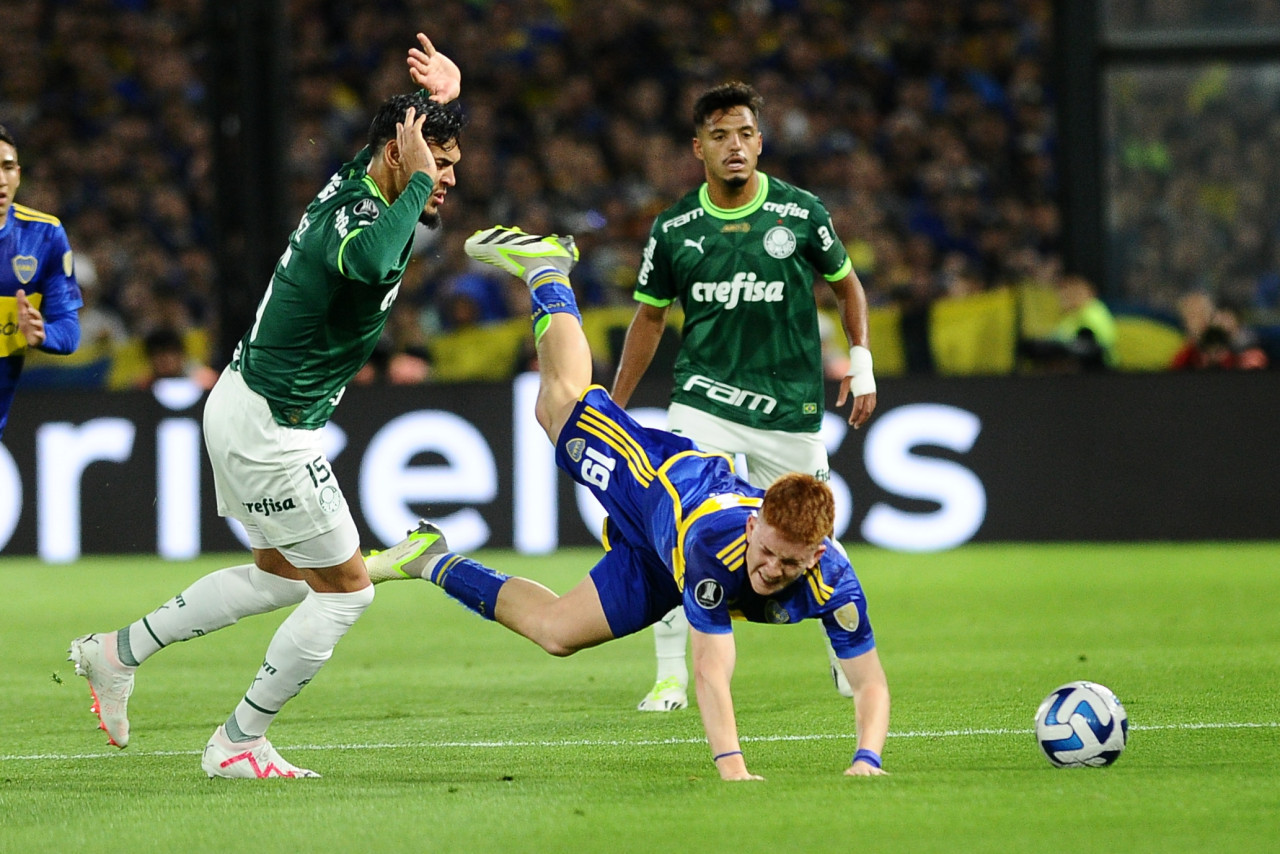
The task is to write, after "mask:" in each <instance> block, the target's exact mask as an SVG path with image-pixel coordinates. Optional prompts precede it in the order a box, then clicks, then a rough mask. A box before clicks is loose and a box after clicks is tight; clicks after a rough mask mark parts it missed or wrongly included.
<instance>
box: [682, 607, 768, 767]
mask: <svg viewBox="0 0 1280 854" xmlns="http://www.w3.org/2000/svg"><path fill="white" fill-rule="evenodd" d="M689 634H690V636H691V637H692V645H693V681H694V685H695V687H696V688H697V695H698V711H699V712H700V713H701V714H702V726H703V728H704V729H705V730H706V732H707V744H708V745H710V747H711V756H712V760H713V761H714V762H715V764H716V770H717V771H719V772H720V779H721V780H763V779H764V777H761V776H759V775H757V774H752V773H751V772H750V771H748V770H747V762H746V759H745V758H744V757H743V755H742V746H741V745H739V744H738V722H737V719H736V718H735V717H734V714H733V696H732V695H731V694H730V692H729V683H730V681H731V680H732V679H733V666H734V663H735V662H736V661H737V652H736V650H735V647H734V643H733V633H732V632H726V633H724V634H707V633H706V632H700V631H698V630H697V629H690V632H689Z"/></svg>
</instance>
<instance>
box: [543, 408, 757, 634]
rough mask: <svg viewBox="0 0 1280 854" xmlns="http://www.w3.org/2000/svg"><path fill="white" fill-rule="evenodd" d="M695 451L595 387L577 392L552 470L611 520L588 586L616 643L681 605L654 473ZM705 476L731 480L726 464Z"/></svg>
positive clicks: (665, 501)
mask: <svg viewBox="0 0 1280 854" xmlns="http://www.w3.org/2000/svg"><path fill="white" fill-rule="evenodd" d="M695 450H696V447H695V446H694V444H693V442H691V441H690V440H688V439H685V438H683V437H681V436H677V435H675V434H674V433H668V432H667V431H665V430H652V429H649V428H647V427H644V426H642V425H641V424H640V423H639V422H637V421H636V420H635V419H633V418H632V417H631V416H630V415H628V414H627V412H626V410H624V409H623V408H622V407H620V406H618V405H617V404H616V403H614V402H613V399H612V398H610V397H609V394H608V393H607V392H606V391H605V390H604V389H603V388H601V387H599V386H592V387H591V388H589V389H587V391H586V392H584V393H583V395H582V398H581V399H580V400H579V401H578V404H577V406H576V407H575V408H574V410H573V414H572V415H571V416H570V417H569V420H568V421H566V422H565V425H564V427H563V428H562V429H561V431H560V436H559V439H558V440H557V441H556V465H558V466H559V467H560V468H562V469H563V470H564V471H565V472H566V473H567V474H568V475H569V476H570V477H572V478H573V479H574V480H576V481H577V482H578V483H581V484H583V485H584V486H586V487H587V488H588V489H590V490H591V492H592V494H593V495H595V497H596V498H597V499H598V500H599V501H600V504H601V505H602V506H603V507H604V509H605V511H606V512H607V513H608V514H609V520H608V523H607V525H606V527H605V539H606V548H607V549H608V552H607V553H606V554H605V556H604V557H603V558H601V560H600V562H599V563H597V564H596V565H595V567H594V568H593V569H592V570H591V579H592V581H594V582H595V585H596V590H597V591H598V592H599V594H600V603H601V604H602V605H603V606H604V613H605V617H606V618H607V619H608V621H609V627H610V628H611V629H612V630H613V635H614V637H622V636H623V635H628V634H631V633H632V632H637V631H639V630H640V629H643V628H644V627H645V626H649V625H652V624H653V623H656V622H657V621H658V620H660V619H662V617H663V616H665V615H666V613H667V612H668V611H670V610H671V609H672V608H674V607H675V606H676V605H679V604H680V603H681V601H682V600H681V593H680V589H679V588H678V587H677V586H676V583H675V579H674V578H673V577H672V573H671V568H670V567H669V566H668V565H667V564H666V562H665V561H664V560H663V558H662V556H661V555H662V550H663V549H666V550H667V551H669V550H670V544H669V541H670V540H671V539H672V538H673V537H674V532H675V518H674V514H673V511H672V506H671V505H672V500H673V499H672V496H671V494H670V493H669V492H668V489H667V487H666V486H664V484H663V483H662V482H661V480H660V479H659V477H658V474H657V472H658V469H660V468H661V467H662V466H663V464H664V463H666V462H667V460H669V459H670V458H671V457H673V456H675V455H677V454H682V453H685V452H688V451H695ZM719 459H720V458H717V460H719ZM707 469H708V472H711V473H719V472H720V471H721V470H723V471H724V472H727V473H729V476H730V477H731V476H732V474H731V472H732V470H731V468H729V465H728V463H727V462H717V463H714V464H709V465H708V467H707Z"/></svg>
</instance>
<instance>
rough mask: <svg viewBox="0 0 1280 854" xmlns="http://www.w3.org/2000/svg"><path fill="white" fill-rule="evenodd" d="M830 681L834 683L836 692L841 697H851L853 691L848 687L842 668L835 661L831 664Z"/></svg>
mask: <svg viewBox="0 0 1280 854" xmlns="http://www.w3.org/2000/svg"><path fill="white" fill-rule="evenodd" d="M831 681H832V682H834V683H836V691H838V692H839V693H840V696H841V697H853V689H852V688H851V687H849V680H848V679H846V678H845V675H844V668H842V667H841V666H840V665H839V663H837V662H835V661H833V662H831Z"/></svg>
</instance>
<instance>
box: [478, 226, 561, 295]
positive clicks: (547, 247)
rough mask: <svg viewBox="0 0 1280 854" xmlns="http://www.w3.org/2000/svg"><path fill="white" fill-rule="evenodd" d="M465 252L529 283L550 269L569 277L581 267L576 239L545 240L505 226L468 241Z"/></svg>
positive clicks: (487, 229)
mask: <svg viewBox="0 0 1280 854" xmlns="http://www.w3.org/2000/svg"><path fill="white" fill-rule="evenodd" d="M464 248H465V249H466V251H467V254H468V255H470V256H471V257H472V258H475V259H476V260H477V261H483V262H485V263H486V264H492V265H493V266H495V267H498V268H499V269H502V270H506V271H507V272H508V273H510V274H511V275H513V276H519V277H520V278H522V279H524V280H525V281H526V282H527V281H529V280H531V279H532V278H533V276H534V275H535V274H537V273H541V272H542V271H543V270H547V269H553V270H557V271H559V272H561V273H563V274H564V275H566V276H567V275H569V271H570V270H572V269H573V265H574V264H576V263H578V247H577V246H575V245H574V243H573V235H565V236H563V237H562V236H560V235H558V234H549V235H547V236H545V237H544V236H542V235H539V234H529V233H528V232H525V231H521V230H520V229H518V228H507V227H506V226H504V225H495V226H494V227H493V228H486V229H484V230H483V231H477V232H476V233H475V234H473V235H471V236H470V237H468V238H467V242H466V244H465V246H464Z"/></svg>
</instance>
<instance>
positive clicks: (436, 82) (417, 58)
mask: <svg viewBox="0 0 1280 854" xmlns="http://www.w3.org/2000/svg"><path fill="white" fill-rule="evenodd" d="M418 44H420V45H422V49H421V50H419V49H418V48H416V47H414V48H410V49H409V58H408V60H407V61H408V63H409V76H410V77H412V78H413V82H414V83H417V84H418V85H419V86H421V87H422V88H423V89H426V90H427V91H428V92H430V93H431V100H433V101H435V102H437V103H439V104H447V103H449V102H450V101H452V100H453V99H454V98H456V97H458V95H459V93H461V92H462V72H461V71H459V70H458V66H456V65H454V63H453V60H452V59H450V58H449V57H447V56H445V55H444V54H443V53H440V51H438V50H436V49H435V46H434V45H432V44H431V39H429V38H427V37H426V36H425V35H424V34H422V33H418Z"/></svg>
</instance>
